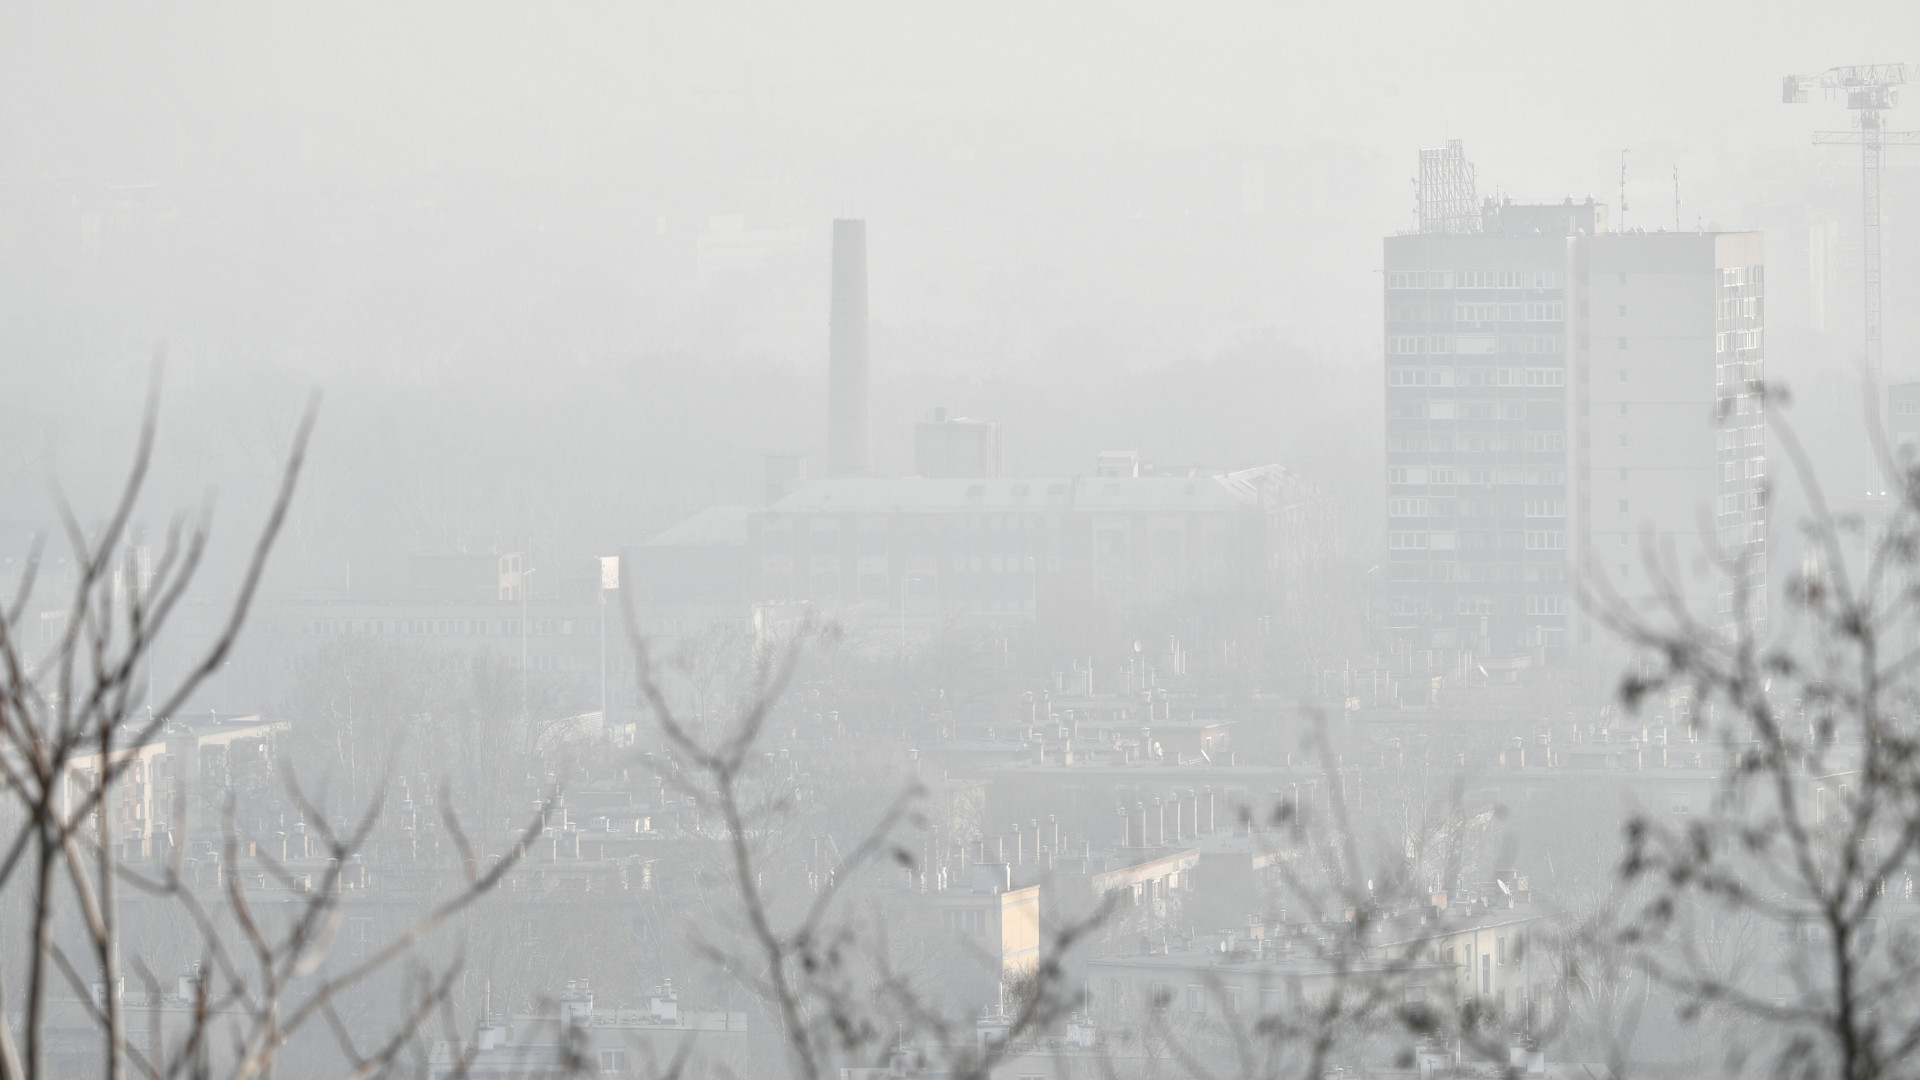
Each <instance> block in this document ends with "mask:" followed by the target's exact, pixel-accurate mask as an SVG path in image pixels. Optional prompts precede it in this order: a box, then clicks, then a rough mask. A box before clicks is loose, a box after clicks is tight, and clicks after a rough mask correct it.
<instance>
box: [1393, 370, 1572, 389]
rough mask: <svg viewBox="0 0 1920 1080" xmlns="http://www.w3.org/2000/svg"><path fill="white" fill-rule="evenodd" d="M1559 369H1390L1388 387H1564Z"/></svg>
mask: <svg viewBox="0 0 1920 1080" xmlns="http://www.w3.org/2000/svg"><path fill="white" fill-rule="evenodd" d="M1566 384H1567V373H1566V371H1565V370H1564V369H1561V368H1549V367H1530V368H1515V367H1502V368H1493V369H1490V370H1478V371H1476V370H1473V369H1466V370H1458V369H1455V368H1450V367H1390V368H1388V369H1387V385H1388V386H1565V385H1566Z"/></svg>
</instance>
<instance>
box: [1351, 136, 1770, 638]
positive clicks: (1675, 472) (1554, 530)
mask: <svg viewBox="0 0 1920 1080" xmlns="http://www.w3.org/2000/svg"><path fill="white" fill-rule="evenodd" d="M1453 152H1454V153H1456V154H1457V148H1455V149H1454V151H1453ZM1425 165H1426V163H1425V162H1424V161H1423V168H1424V166H1425ZM1466 175H1467V176H1468V178H1469V183H1470V177H1471V173H1470V171H1469V172H1468V173H1467V174H1466ZM1423 178H1424V172H1423ZM1456 201H1457V200H1456ZM1606 209H1607V208H1606V207H1605V206H1604V205H1601V204H1597V203H1594V202H1593V201H1592V200H1590V199H1589V200H1587V201H1585V202H1579V203H1576V202H1573V201H1571V200H1568V201H1566V202H1562V203H1554V204H1539V205H1521V204H1516V203H1512V202H1510V201H1501V202H1495V201H1492V200H1489V201H1487V202H1486V203H1484V204H1482V205H1481V207H1480V213H1479V214H1478V215H1477V216H1476V217H1472V218H1468V217H1466V216H1464V215H1460V214H1447V215H1442V214H1432V215H1429V214H1427V213H1425V212H1424V211H1425V207H1424V205H1423V215H1422V221H1423V228H1424V229H1425V231H1422V232H1417V233H1410V234H1406V235H1401V236H1393V237H1388V238H1387V240H1386V265H1385V272H1386V274H1385V285H1386V297H1385V300H1386V312H1385V313H1386V342H1385V345H1386V349H1385V352H1386V357H1385V359H1386V369H1387V370H1386V410H1387V415H1386V437H1387V446H1386V462H1387V517H1388V537H1389V541H1388V547H1389V561H1388V574H1387V578H1388V580H1387V583H1386V586H1385V589H1386V605H1387V608H1386V613H1385V618H1384V622H1383V628H1384V630H1385V631H1386V634H1387V638H1388V641H1389V644H1390V647H1391V648H1392V650H1393V652H1394V654H1395V660H1396V661H1397V662H1398V663H1399V664H1400V665H1401V666H1402V669H1403V670H1405V671H1409V672H1413V673H1432V674H1448V673H1450V672H1462V671H1465V670H1468V669H1469V668H1470V667H1471V666H1473V665H1475V664H1480V665H1484V664H1486V663H1489V662H1494V661H1505V660H1511V659H1514V658H1516V657H1520V656H1529V657H1531V658H1532V659H1533V660H1535V661H1537V662H1545V661H1552V660H1555V659H1559V658H1563V657H1564V656H1565V655H1566V654H1567V652H1568V650H1570V649H1575V648H1578V647H1579V646H1581V645H1583V644H1585V643H1588V642H1590V641H1591V640H1592V638H1593V635H1594V633H1595V630H1594V627H1593V625H1592V622H1591V620H1590V619H1589V618H1588V617H1586V616H1585V615H1584V614H1583V610H1584V609H1583V607H1582V602H1581V601H1582V596H1583V595H1593V596H1608V595H1618V596H1623V597H1634V598H1637V597H1644V596H1646V595H1648V594H1649V593H1652V592H1655V591H1659V590H1660V589H1661V588H1663V587H1664V584H1663V582H1664V581H1666V580H1671V582H1672V585H1673V587H1674V588H1677V589H1679V590H1680V591H1681V592H1682V593H1684V595H1685V597H1686V598H1687V600H1688V602H1689V604H1690V605H1691V607H1692V609H1693V610H1694V611H1695V612H1696V613H1698V615H1699V617H1700V618H1701V619H1702V620H1703V621H1704V622H1705V623H1706V624H1707V625H1709V626H1712V627H1715V628H1716V629H1717V630H1720V631H1724V630H1726V629H1728V628H1730V627H1731V626H1733V625H1735V624H1736V623H1738V622H1740V621H1743V620H1744V621H1757V620H1760V619H1764V617H1765V595H1766V587H1765V583H1766V514H1765V508H1764V506H1763V505H1762V502H1763V495H1762V485H1763V483H1764V478H1765V474H1766V452H1765V446H1764V429H1763V427H1762V416H1761V410H1760V402H1759V395H1758V393H1757V387H1756V386H1755V385H1754V383H1755V382H1756V381H1757V380H1759V379H1760V378H1761V377H1762V374H1763V359H1762V358H1763V355H1764V349H1763V330H1762V328H1763V324H1764V318H1763V316H1764V311H1763V307H1764V305H1763V300H1762V291H1763V284H1764V274H1763V267H1762V248H1761V237H1760V235H1759V234H1758V233H1752V232H1721V233H1713V232H1694V233H1678V232H1675V233H1647V232H1638V231H1636V232H1613V231H1609V230H1608V228H1607V215H1606ZM1650 557H1651V559H1652V560H1653V561H1654V563H1657V570H1658V572H1657V573H1650V565H1651V564H1650V563H1649V558H1650ZM1728 568H1731V570H1732V573H1724V572H1722V571H1723V570H1724V569H1728Z"/></svg>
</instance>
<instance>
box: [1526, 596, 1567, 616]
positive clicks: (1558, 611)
mask: <svg viewBox="0 0 1920 1080" xmlns="http://www.w3.org/2000/svg"><path fill="white" fill-rule="evenodd" d="M1566 613H1567V600H1566V597H1563V596H1529V597H1527V614H1529V615H1565V614H1566Z"/></svg>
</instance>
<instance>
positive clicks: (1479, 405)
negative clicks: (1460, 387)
mask: <svg viewBox="0 0 1920 1080" xmlns="http://www.w3.org/2000/svg"><path fill="white" fill-rule="evenodd" d="M1387 415H1388V416H1390V417H1393V418H1394V419H1397V420H1492V419H1495V418H1496V417H1497V418H1499V419H1501V420H1534V421H1537V422H1538V424H1546V425H1552V426H1558V424H1559V422H1560V421H1561V420H1562V419H1563V418H1564V416H1565V413H1564V412H1563V411H1562V410H1561V407H1560V404H1559V403H1558V402H1555V401H1537V402H1533V403H1531V404H1529V403H1527V402H1523V401H1503V402H1500V403H1498V404H1497V405H1496V404H1495V403H1494V402H1491V401H1455V400H1452V399H1450V398H1442V399H1439V400H1430V401H1420V400H1414V401H1396V402H1393V403H1392V404H1390V405H1388V406H1387Z"/></svg>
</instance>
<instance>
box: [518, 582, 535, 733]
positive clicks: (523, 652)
mask: <svg viewBox="0 0 1920 1080" xmlns="http://www.w3.org/2000/svg"><path fill="white" fill-rule="evenodd" d="M526 557H527V556H526V554H525V553H524V552H523V553H522V554H521V556H520V559H521V564H520V716H521V718H522V719H529V718H531V717H532V715H533V712H532V710H533V706H532V700H533V699H532V697H531V695H530V694H529V693H528V690H527V579H528V578H530V577H532V576H533V571H532V570H531V569H528V568H527V565H526V561H525V560H526Z"/></svg>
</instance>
